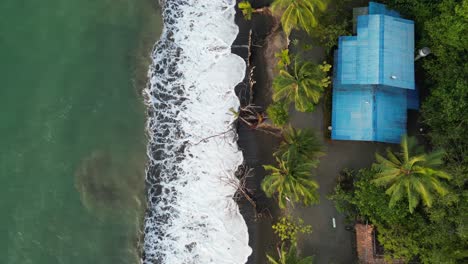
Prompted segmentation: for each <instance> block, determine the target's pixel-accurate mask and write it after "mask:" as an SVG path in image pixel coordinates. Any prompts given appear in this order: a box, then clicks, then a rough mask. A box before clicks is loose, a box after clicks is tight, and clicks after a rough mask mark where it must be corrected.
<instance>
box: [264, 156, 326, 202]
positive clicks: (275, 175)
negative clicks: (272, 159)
mask: <svg viewBox="0 0 468 264" xmlns="http://www.w3.org/2000/svg"><path fill="white" fill-rule="evenodd" d="M276 161H277V163H278V165H277V166H273V165H264V166H263V167H264V168H265V170H266V171H268V172H270V174H269V175H267V176H266V177H265V178H264V179H263V181H262V184H261V186H262V189H263V191H264V192H265V193H266V195H267V196H268V197H271V196H272V195H274V194H277V197H278V205H279V207H280V208H285V207H286V204H287V202H288V201H290V202H291V203H292V204H293V205H294V202H302V203H303V204H304V205H310V204H312V203H316V202H317V201H318V195H317V188H318V184H317V182H315V181H314V180H312V179H310V175H311V170H312V168H313V167H314V164H313V163H312V162H308V161H300V162H298V161H297V160H296V159H294V158H292V157H290V156H284V157H282V158H281V159H280V158H278V157H276Z"/></svg>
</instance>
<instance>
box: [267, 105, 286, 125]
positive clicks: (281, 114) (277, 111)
mask: <svg viewBox="0 0 468 264" xmlns="http://www.w3.org/2000/svg"><path fill="white" fill-rule="evenodd" d="M266 112H267V115H268V118H270V120H271V122H273V124H274V125H275V126H277V127H282V126H284V125H285V124H286V123H287V122H288V121H289V112H288V106H287V105H286V104H285V103H284V102H281V101H279V102H276V103H273V104H271V105H269V106H268V108H267V110H266Z"/></svg>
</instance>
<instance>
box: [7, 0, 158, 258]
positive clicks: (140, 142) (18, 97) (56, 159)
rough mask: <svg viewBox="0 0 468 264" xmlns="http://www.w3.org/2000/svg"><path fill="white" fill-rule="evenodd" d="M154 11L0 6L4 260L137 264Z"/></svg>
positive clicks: (84, 2)
mask: <svg viewBox="0 0 468 264" xmlns="http://www.w3.org/2000/svg"><path fill="white" fill-rule="evenodd" d="M155 4H156V1H153V0H80V1H63V0H42V1H35V0H2V1H0V77H1V78H0V214H1V217H0V263H5V264H17V263H18V264H28V263H34V264H54V263H65V264H74V263H79V264H92V263H99V264H106V263H112V264H118V263H135V262H137V256H138V254H137V251H138V250H137V249H138V241H139V238H140V233H139V230H140V228H141V221H142V219H143V211H144V203H143V201H144V166H145V162H146V160H145V157H146V155H145V145H146V139H145V134H144V122H145V107H144V106H143V104H142V98H141V95H140V88H141V86H142V85H143V84H144V80H145V75H146V63H147V61H148V52H149V49H150V48H151V46H152V44H153V43H154V41H155V40H156V39H157V38H158V36H159V32H158V31H159V27H160V22H159V16H158V12H157V10H156V9H157V8H156V7H155Z"/></svg>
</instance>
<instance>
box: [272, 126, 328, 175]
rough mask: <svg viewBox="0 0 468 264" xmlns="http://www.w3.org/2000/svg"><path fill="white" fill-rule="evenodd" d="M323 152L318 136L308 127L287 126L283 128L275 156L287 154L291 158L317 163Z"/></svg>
mask: <svg viewBox="0 0 468 264" xmlns="http://www.w3.org/2000/svg"><path fill="white" fill-rule="evenodd" d="M324 154H325V153H324V152H323V151H322V144H321V143H320V141H319V139H318V137H317V136H316V135H315V133H314V132H313V131H312V130H310V129H295V128H293V127H292V126H289V127H287V128H285V129H284V130H283V141H282V142H281V144H280V146H279V148H278V150H277V151H276V152H275V156H277V157H280V156H284V155H289V156H291V158H293V159H302V160H308V161H310V162H311V163H313V164H314V167H317V165H318V162H319V161H318V158H319V157H321V156H323V155H324Z"/></svg>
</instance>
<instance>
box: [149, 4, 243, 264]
mask: <svg viewBox="0 0 468 264" xmlns="http://www.w3.org/2000/svg"><path fill="white" fill-rule="evenodd" d="M234 7H235V1H234V0H216V1H213V0H167V1H164V4H163V6H162V9H163V12H162V13H163V19H164V29H163V34H162V37H161V39H160V41H159V42H158V43H157V45H156V48H155V50H154V52H153V54H152V59H153V63H152V65H151V68H150V71H149V77H150V84H151V86H150V87H149V88H148V89H147V90H146V95H147V105H148V108H149V111H148V115H149V122H148V124H147V126H148V127H147V130H148V135H149V146H148V156H149V159H150V160H149V164H148V167H147V184H148V187H149V189H148V211H147V215H146V218H145V240H144V255H143V257H144V258H143V262H144V263H145V264H150V263H166V264H209V263H215V264H223V263H226V264H227V263H230V264H241V263H245V262H246V261H247V258H248V256H249V255H250V253H251V249H250V248H249V246H248V233H247V226H246V224H245V222H244V220H243V218H242V216H241V215H240V213H239V209H238V207H237V204H236V203H235V202H234V201H233V199H232V196H233V195H234V193H235V191H236V187H235V184H236V182H237V179H236V178H235V176H234V173H235V171H236V170H237V168H238V166H239V165H241V164H242V161H243V157H242V153H241V152H240V151H239V149H238V146H237V144H236V136H237V135H236V132H235V129H234V128H233V125H232V122H233V121H234V117H233V115H232V114H230V111H229V109H230V108H234V109H237V108H238V106H239V101H238V98H237V97H236V95H235V93H234V87H235V85H236V84H238V83H239V82H241V81H242V79H243V77H244V74H245V67H246V65H245V62H244V60H243V59H242V58H240V57H238V56H236V55H234V54H232V53H231V49H230V46H231V44H232V43H233V41H234V39H235V38H236V36H237V34H238V27H237V26H236V24H235V23H234V13H235V11H234Z"/></svg>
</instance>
